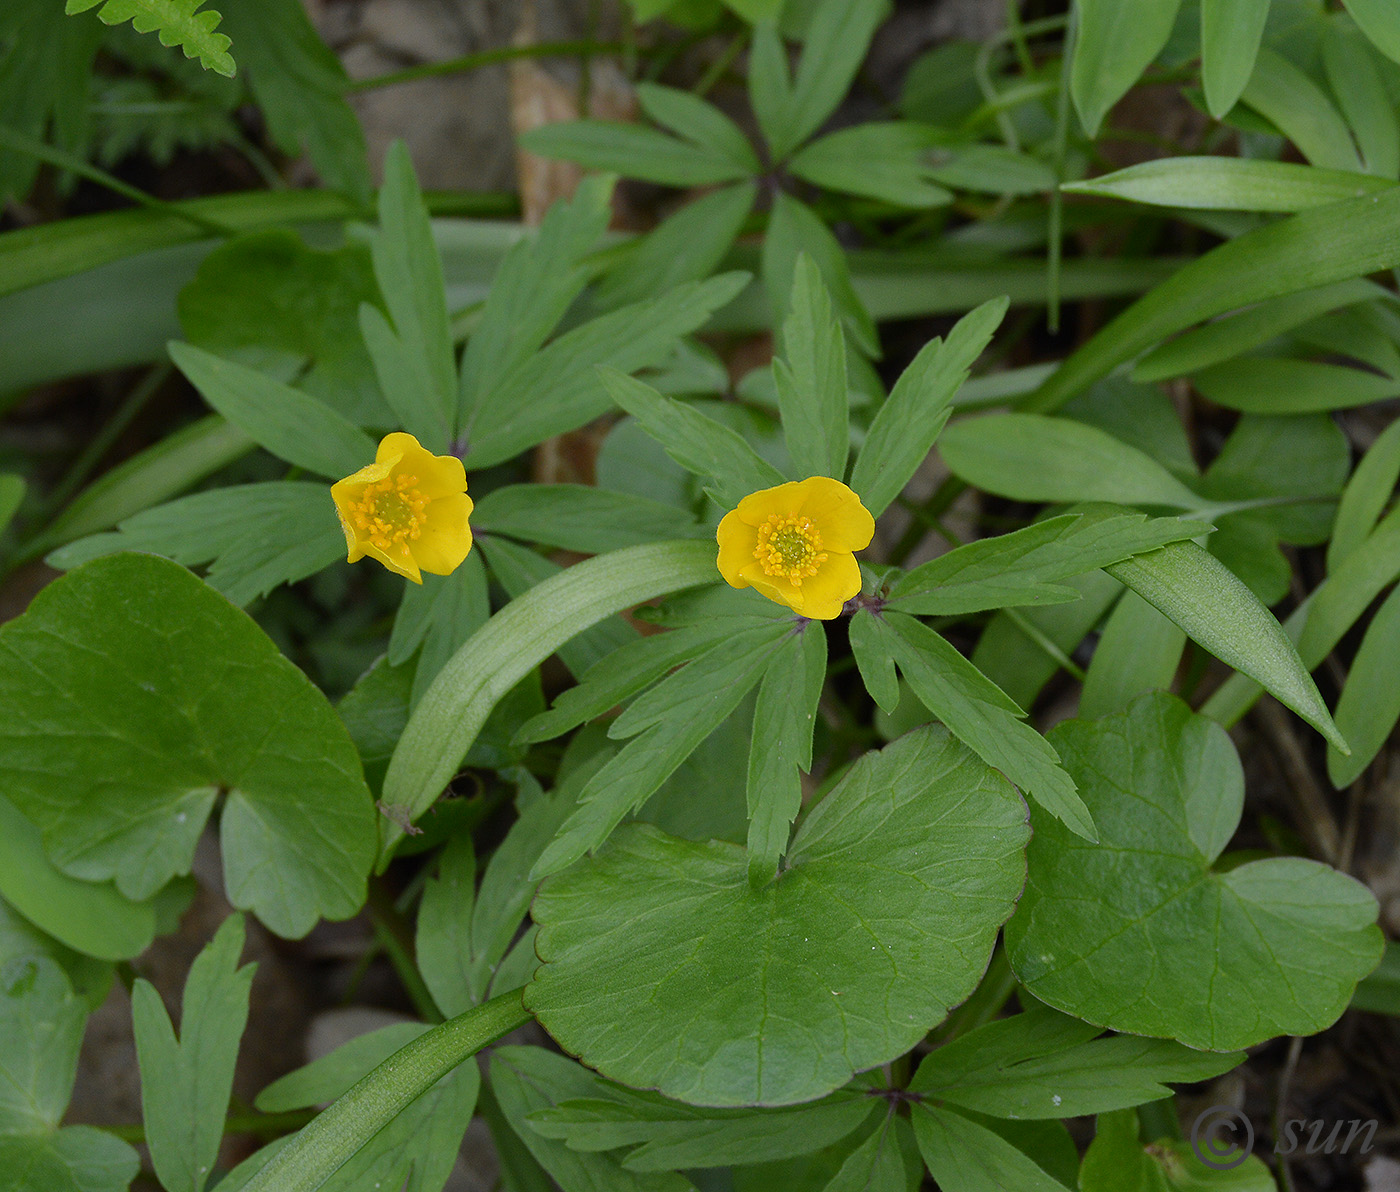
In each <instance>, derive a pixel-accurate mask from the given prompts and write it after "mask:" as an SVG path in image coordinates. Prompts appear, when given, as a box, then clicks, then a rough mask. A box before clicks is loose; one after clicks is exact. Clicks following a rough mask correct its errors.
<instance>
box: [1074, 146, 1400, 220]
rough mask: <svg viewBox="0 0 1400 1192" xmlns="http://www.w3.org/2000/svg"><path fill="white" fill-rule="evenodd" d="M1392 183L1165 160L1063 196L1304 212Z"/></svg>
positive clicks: (1241, 163)
mask: <svg viewBox="0 0 1400 1192" xmlns="http://www.w3.org/2000/svg"><path fill="white" fill-rule="evenodd" d="M1393 186H1394V183H1393V182H1391V181H1390V180H1389V179H1386V178H1378V177H1376V176H1375V175H1374V174H1361V173H1356V172H1353V171H1345V170H1326V169H1321V168H1319V167H1317V166H1302V165H1298V164H1297V163H1296V162H1287V161H1254V160H1250V159H1247V158H1240V157H1167V158H1163V159H1161V160H1160V161H1145V162H1142V163H1141V164H1140V165H1135V166H1128V167H1127V168H1125V169H1122V170H1115V171H1114V172H1113V173H1111V174H1101V175H1100V176H1099V177H1097V178H1091V179H1089V180H1088V181H1086V182H1067V183H1065V184H1064V186H1062V187H1061V188H1060V189H1061V190H1063V191H1065V192H1066V193H1067V194H1081V195H1101V196H1103V197H1104V198H1107V199H1126V200H1127V201H1128V202H1131V203H1150V204H1152V205H1154V206H1158V207H1187V208H1197V209H1203V210H1206V211H1287V212H1294V211H1307V210H1308V209H1309V208H1312V207H1327V206H1330V205H1331V204H1333V203H1340V202H1341V201H1342V200H1344V199H1356V198H1361V197H1363V196H1365V195H1368V194H1372V193H1374V192H1375V191H1382V190H1389V189H1391V188H1392V187H1393Z"/></svg>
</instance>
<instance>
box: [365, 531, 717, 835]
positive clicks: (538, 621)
mask: <svg viewBox="0 0 1400 1192" xmlns="http://www.w3.org/2000/svg"><path fill="white" fill-rule="evenodd" d="M718 574H719V573H718V572H717V571H716V569H715V553H714V547H712V546H710V545H709V544H707V543H703V542H661V543H653V544H652V545H649V546H635V547H630V548H629V549H627V550H623V551H614V552H612V553H610V554H607V555H599V556H597V557H595V558H593V559H588V560H585V561H584V562H582V563H579V564H577V565H576V566H573V567H570V568H568V569H566V570H564V571H561V572H560V573H559V574H558V575H555V576H553V577H551V578H549V579H547V580H545V581H544V582H543V583H540V584H539V585H537V586H536V587H534V588H531V589H530V590H529V591H528V592H527V593H525V595H524V596H521V597H518V598H517V599H515V600H512V601H511V602H510V604H508V605H507V606H506V607H505V608H503V609H502V610H501V611H500V612H498V613H496V614H495V616H493V617H492V618H491V619H490V620H489V621H487V623H486V624H485V625H483V626H482V627H481V628H480V629H479V630H477V632H476V633H475V634H473V635H472V637H471V638H470V639H469V640H468V641H467V643H466V644H465V645H464V646H462V647H461V648H460V649H459V650H458V651H457V653H456V654H454V655H453V656H452V658H451V660H450V661H449V662H448V663H447V665H446V666H444V667H443V669H442V671H441V673H439V675H438V677H437V678H436V679H435V680H434V681H433V684H432V686H431V687H429V688H428V691H427V692H426V694H425V695H424V696H423V698H422V700H421V701H420V702H419V705H418V707H417V709H416V710H415V711H414V713H413V716H412V717H411V718H410V719H409V722H408V727H407V728H406V729H405V730H404V733H403V736H402V738H401V739H400V741H399V745H398V748H397V749H395V750H394V756H393V759H392V761H391V762H390V763H389V772H388V774H387V775H386V776H385V779H384V801H385V803H386V804H388V805H390V806H394V807H397V808H401V809H403V812H404V814H405V815H406V816H407V817H408V818H409V819H410V820H412V819H416V818H417V817H418V816H419V815H421V814H422V813H423V812H424V811H426V810H427V809H428V807H429V806H430V805H431V804H432V802H433V801H434V800H435V799H436V798H437V797H438V795H439V794H441V793H442V791H443V790H444V789H445V788H446V786H447V783H448V782H449V780H450V779H451V778H452V776H453V775H454V774H455V773H456V772H457V767H458V765H459V764H460V762H461V760H462V759H463V758H464V757H465V756H466V754H467V750H468V749H470V748H471V745H472V742H473V741H474V740H475V739H476V735H477V733H478V732H479V731H480V730H481V726H482V724H484V723H485V721H486V717H487V715H488V714H489V713H490V711H491V709H492V708H493V707H494V706H495V704H496V702H497V701H498V700H499V699H501V698H502V697H503V696H504V695H505V694H506V693H507V692H508V691H510V690H511V689H512V688H513V687H514V686H515V685H516V684H517V683H518V682H519V681H520V680H521V679H522V678H523V677H524V676H525V675H526V674H527V673H528V672H529V671H531V670H533V669H534V668H535V667H536V666H538V665H539V664H540V663H541V662H542V661H544V659H546V658H548V657H549V656H550V655H551V654H553V653H554V652H555V651H556V650H557V649H558V648H559V646H560V645H562V644H563V643H564V642H567V641H568V640H569V639H570V638H572V637H573V636H574V635H575V634H577V633H579V632H580V631H582V630H584V629H586V628H588V627H589V626H590V625H594V624H596V623H597V622H598V621H600V620H602V619H603V618H604V617H607V616H610V615H611V614H613V613H616V612H620V611H621V610H622V609H625V608H630V607H632V606H633V605H635V604H639V603H641V602H642V601H645V600H651V599H653V598H654V597H656V596H660V595H664V594H665V593H667V592H674V591H679V590H681V589H684V588H690V587H695V586H696V585H699V584H705V583H717V582H719V580H718ZM380 830H381V833H382V835H381V846H380V855H381V859H382V860H383V861H386V862H387V859H388V858H389V856H391V855H392V849H393V846H394V845H395V844H396V843H397V841H398V840H399V839H400V837H401V836H402V835H403V832H402V829H400V828H398V827H397V826H396V825H394V824H392V823H390V821H389V820H388V819H384V820H383V822H382V824H381V829H380Z"/></svg>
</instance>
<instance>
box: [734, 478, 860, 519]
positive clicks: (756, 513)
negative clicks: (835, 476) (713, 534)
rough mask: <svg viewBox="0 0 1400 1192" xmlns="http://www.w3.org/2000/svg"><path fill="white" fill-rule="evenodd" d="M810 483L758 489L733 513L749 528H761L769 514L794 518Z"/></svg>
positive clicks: (794, 483) (804, 482)
mask: <svg viewBox="0 0 1400 1192" xmlns="http://www.w3.org/2000/svg"><path fill="white" fill-rule="evenodd" d="M810 483H811V481H808V480H789V481H788V482H787V483H786V484H779V485H777V486H776V487H774V488H763V489H759V491H758V492H756V493H750V494H749V495H748V496H747V497H745V498H744V499H743V500H742V501H740V502H739V504H738V506H737V507H736V508H735V510H734V512H735V513H737V514H738V515H739V520H740V521H742V522H743V523H745V524H746V525H750V526H761V525H762V524H763V523H764V522H766V521H767V520H768V515H769V514H770V513H776V514H777V515H778V516H779V517H796V516H797V511H798V510H799V509H800V508H801V507H802V502H803V500H804V499H805V497H806V491H807V490H806V487H805V486H806V485H808V484H810ZM832 483H836V482H835V481H833V482H832ZM842 487H843V488H844V487H845V485H842Z"/></svg>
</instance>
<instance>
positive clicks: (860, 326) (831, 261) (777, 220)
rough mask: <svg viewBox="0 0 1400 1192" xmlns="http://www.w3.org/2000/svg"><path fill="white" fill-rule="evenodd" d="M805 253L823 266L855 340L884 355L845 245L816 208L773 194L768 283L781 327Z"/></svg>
mask: <svg viewBox="0 0 1400 1192" xmlns="http://www.w3.org/2000/svg"><path fill="white" fill-rule="evenodd" d="M803 253H806V254H807V255H808V256H809V257H811V258H812V260H813V261H815V262H816V265H817V268H818V269H820V270H821V275H822V280H823V281H824V282H825V283H826V288H827V291H828V292H829V293H830V295H831V300H832V302H833V303H835V306H836V309H837V311H838V312H839V314H840V316H841V322H842V324H843V325H844V326H845V329H846V331H847V333H848V334H849V335H850V336H851V338H852V340H853V341H854V343H855V344H856V345H857V346H858V347H859V348H860V350H861V351H862V352H864V353H865V354H866V355H867V356H878V355H879V354H880V338H879V335H878V334H877V333H876V331H875V323H874V321H873V320H872V319H871V317H870V312H869V311H867V310H866V309H865V304H864V303H863V302H862V301H861V299H860V296H859V295H858V294H857V293H856V290H855V286H854V285H852V284H851V271H850V266H849V264H848V263H847V260H846V252H845V250H844V249H843V248H842V247H841V245H840V243H839V242H838V241H837V239H836V237H835V236H834V235H832V233H831V229H830V228H828V227H827V226H826V224H824V223H823V222H822V220H821V219H820V217H819V216H818V215H817V213H816V212H815V211H813V210H812V209H811V208H810V207H808V206H807V205H806V204H805V203H803V202H801V201H800V200H798V199H794V198H793V197H792V196H791V195H788V194H786V193H784V192H782V191H779V192H778V194H776V195H775V196H774V198H773V210H772V213H771V214H770V216H769V219H768V234H767V236H765V237H764V240H763V256H762V270H763V288H764V289H765V290H766V291H767V293H768V301H769V304H770V306H771V308H772V318H773V326H775V327H781V326H782V325H783V324H784V323H785V322H786V321H787V316H788V311H789V309H790V298H791V295H792V293H793V289H794V286H795V283H796V277H797V259H798V257H799V256H801V255H802V254H803Z"/></svg>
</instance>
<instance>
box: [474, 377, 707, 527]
mask: <svg viewBox="0 0 1400 1192" xmlns="http://www.w3.org/2000/svg"><path fill="white" fill-rule="evenodd" d="M637 383H638V382H633V384H637ZM472 528H473V529H475V530H485V531H487V532H489V533H493V534H505V535H508V536H509V537H511V538H518V539H520V540H521V541H522V542H538V543H540V544H542V545H544V546H554V547H559V548H561V549H563V550H572V551H578V552H579V553H580V554H591V555H596V554H602V553H603V552H604V551H609V550H621V549H622V548H623V547H625V546H642V545H644V544H645V543H648V542H655V541H656V540H657V539H658V538H684V537H686V536H687V535H693V536H695V537H699V536H700V535H701V534H703V535H704V536H705V537H706V538H708V537H709V536H710V534H709V531H708V529H706V528H703V527H698V526H697V525H696V522H695V519H694V517H693V516H691V514H689V513H687V512H686V511H685V510H683V509H677V508H676V507H675V506H674V505H663V504H662V503H661V502H660V501H651V500H648V499H647V498H646V497H638V496H633V495H632V494H631V493H614V492H609V491H607V490H606V489H602V488H594V487H592V486H590V485H582V484H511V485H506V486H504V487H502V488H497V489H492V490H491V492H489V493H487V494H486V495H485V496H484V497H482V498H481V500H479V501H478V502H477V503H476V508H475V509H474V510H473V511H472Z"/></svg>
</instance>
